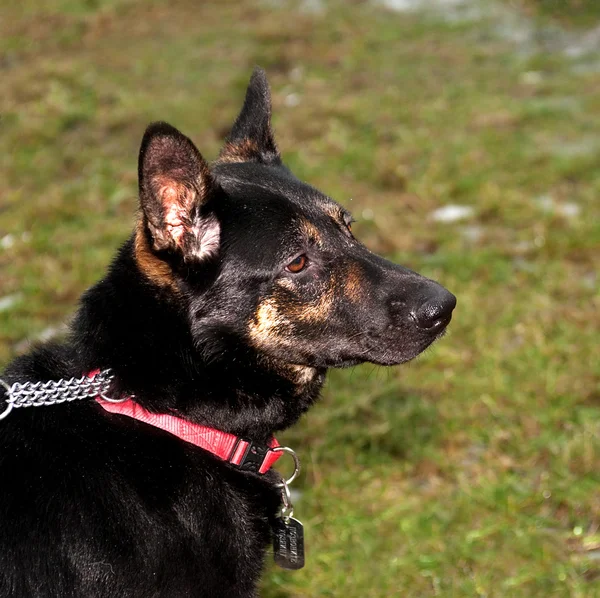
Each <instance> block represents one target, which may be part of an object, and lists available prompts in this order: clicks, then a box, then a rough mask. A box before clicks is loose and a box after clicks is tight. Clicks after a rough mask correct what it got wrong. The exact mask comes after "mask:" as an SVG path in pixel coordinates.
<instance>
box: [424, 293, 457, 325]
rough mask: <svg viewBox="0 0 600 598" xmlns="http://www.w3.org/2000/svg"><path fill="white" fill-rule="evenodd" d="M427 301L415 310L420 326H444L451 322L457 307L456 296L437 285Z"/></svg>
mask: <svg viewBox="0 0 600 598" xmlns="http://www.w3.org/2000/svg"><path fill="white" fill-rule="evenodd" d="M436 287H437V288H436V289H435V291H434V292H433V293H431V294H430V295H429V297H428V298H427V299H426V301H425V303H423V304H422V305H421V306H420V307H418V308H417V309H416V310H415V311H414V316H415V319H416V321H417V325H418V326H419V328H426V329H432V328H442V327H444V326H446V325H447V324H448V322H450V319H451V318H452V310H453V309H454V308H455V307H456V297H455V296H454V295H453V294H452V293H450V291H447V290H446V289H445V288H444V287H442V286H439V285H436Z"/></svg>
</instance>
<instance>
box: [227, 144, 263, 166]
mask: <svg viewBox="0 0 600 598" xmlns="http://www.w3.org/2000/svg"><path fill="white" fill-rule="evenodd" d="M259 154H260V152H259V149H258V145H256V143H255V142H254V141H252V140H251V139H242V140H240V141H236V142H235V143H232V142H228V143H226V144H225V147H224V148H223V149H222V150H221V153H220V154H219V160H218V161H219V162H227V163H230V162H249V161H251V160H252V159H253V158H254V157H255V156H257V155H259Z"/></svg>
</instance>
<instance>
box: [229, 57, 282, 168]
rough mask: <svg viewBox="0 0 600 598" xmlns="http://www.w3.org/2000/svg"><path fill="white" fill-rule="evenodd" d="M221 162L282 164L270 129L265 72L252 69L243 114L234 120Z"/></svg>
mask: <svg viewBox="0 0 600 598" xmlns="http://www.w3.org/2000/svg"><path fill="white" fill-rule="evenodd" d="M219 161H220V162H262V163H264V164H277V163H280V162H281V157H280V155H279V150H278V149H277V144H276V143H275V137H274V136H273V129H272V127H271V91H270V89H269V83H268V82H267V76H266V74H265V71H263V70H262V69H261V68H259V67H255V69H254V72H253V73H252V77H251V79H250V83H249V84H248V89H247V90H246V99H245V100H244V106H243V107H242V111H241V112H240V114H239V116H238V117H237V119H236V121H235V123H234V125H233V128H232V129H231V133H230V134H229V136H228V137H227V140H226V141H225V147H224V148H223V149H222V150H221V153H220V155H219Z"/></svg>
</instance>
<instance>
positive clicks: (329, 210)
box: [322, 201, 344, 222]
mask: <svg viewBox="0 0 600 598" xmlns="http://www.w3.org/2000/svg"><path fill="white" fill-rule="evenodd" d="M322 206H323V211H324V212H325V213H326V214H328V215H329V216H331V217H332V218H333V219H334V220H335V221H337V222H343V220H344V218H343V217H342V210H341V209H340V207H339V206H338V205H337V204H335V203H333V202H329V201H327V202H325V203H323V204H322Z"/></svg>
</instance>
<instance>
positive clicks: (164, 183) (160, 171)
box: [138, 122, 220, 261]
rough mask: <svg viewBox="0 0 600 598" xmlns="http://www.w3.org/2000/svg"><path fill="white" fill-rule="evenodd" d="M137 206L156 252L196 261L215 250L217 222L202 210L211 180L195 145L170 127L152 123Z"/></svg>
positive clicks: (143, 154) (144, 145)
mask: <svg viewBox="0 0 600 598" xmlns="http://www.w3.org/2000/svg"><path fill="white" fill-rule="evenodd" d="M138 175H139V188H140V204H141V208H142V212H143V215H144V221H145V224H146V226H147V229H148V231H149V232H150V236H151V237H152V247H153V249H154V250H155V251H173V252H178V253H180V254H181V255H182V256H183V258H184V259H185V260H186V261H188V260H190V259H195V260H199V259H200V260H201V259H204V258H206V257H208V256H210V255H213V254H215V253H216V252H217V250H218V248H219V236H220V235H219V232H220V229H219V222H218V221H217V219H216V218H215V216H214V215H211V214H206V213H204V212H203V209H202V208H203V206H204V205H205V204H206V203H207V201H208V199H209V198H210V196H211V193H212V190H213V187H214V183H213V179H212V176H211V174H210V171H209V168H208V164H207V162H206V161H205V160H204V158H203V157H202V155H201V154H200V152H199V151H198V150H197V149H196V146H195V145H194V144H193V143H192V141H191V140H190V139H188V138H187V137H186V136H185V135H183V134H182V133H180V132H179V131H178V130H177V129H176V128H175V127H172V126H171V125H168V124H167V123H163V122H158V123H152V124H151V125H150V126H149V127H148V128H147V129H146V132H145V134H144V138H143V139H142V147H141V149H140V158H139V166H138Z"/></svg>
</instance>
